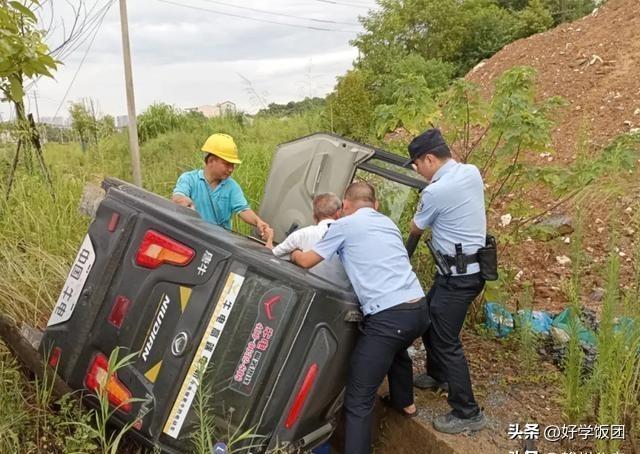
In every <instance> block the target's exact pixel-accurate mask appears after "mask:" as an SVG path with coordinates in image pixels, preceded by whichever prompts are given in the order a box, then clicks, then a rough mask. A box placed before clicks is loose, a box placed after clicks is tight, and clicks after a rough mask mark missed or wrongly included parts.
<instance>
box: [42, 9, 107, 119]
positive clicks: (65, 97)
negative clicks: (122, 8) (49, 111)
mask: <svg viewBox="0 0 640 454" xmlns="http://www.w3.org/2000/svg"><path fill="white" fill-rule="evenodd" d="M114 2H115V0H111V1H110V2H109V4H108V5H106V7H105V8H104V12H103V14H102V17H101V18H100V21H99V22H98V24H97V26H96V27H95V33H94V34H93V37H92V38H91V41H90V42H89V45H88V46H87V49H86V50H85V51H84V55H83V56H82V60H80V64H79V65H78V68H77V69H76V72H75V73H74V75H73V78H72V79H71V82H70V83H69V86H68V87H67V91H65V93H64V96H63V97H62V100H61V101H60V104H59V105H58V108H57V109H56V113H55V114H53V117H54V118H55V117H57V116H58V112H59V111H60V109H61V108H62V105H63V104H64V102H65V101H66V99H67V96H68V95H69V92H70V91H71V87H73V84H74V83H75V81H76V77H78V74H79V73H80V69H82V65H83V64H84V61H85V60H86V58H87V55H89V51H90V50H91V46H92V45H93V42H94V41H95V39H96V36H98V32H99V31H100V27H101V26H102V22H103V21H104V18H105V17H106V15H107V13H108V12H109V8H111V6H112V5H113V3H114Z"/></svg>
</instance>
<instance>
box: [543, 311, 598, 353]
mask: <svg viewBox="0 0 640 454" xmlns="http://www.w3.org/2000/svg"><path fill="white" fill-rule="evenodd" d="M570 319H571V309H570V308H566V309H565V310H563V311H562V312H560V313H559V314H558V315H556V318H554V319H553V322H552V323H551V326H552V327H554V328H556V329H559V330H561V331H564V332H565V333H566V337H567V338H568V337H569V333H570V332H571V330H570V328H569V321H570ZM577 332H578V339H579V340H580V341H581V342H584V343H585V344H588V345H596V335H595V333H594V332H593V331H592V330H590V329H588V328H587V327H586V326H584V324H583V323H582V322H581V321H580V320H579V319H578V320H577Z"/></svg>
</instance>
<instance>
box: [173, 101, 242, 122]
mask: <svg viewBox="0 0 640 454" xmlns="http://www.w3.org/2000/svg"><path fill="white" fill-rule="evenodd" d="M184 110H185V112H200V113H201V114H202V115H204V116H205V117H207V118H212V117H221V116H223V115H232V114H234V113H236V112H237V111H238V109H237V108H236V105H235V103H233V102H231V101H224V102H221V103H218V104H215V105H211V104H206V105H204V106H198V107H187V108H186V109H184Z"/></svg>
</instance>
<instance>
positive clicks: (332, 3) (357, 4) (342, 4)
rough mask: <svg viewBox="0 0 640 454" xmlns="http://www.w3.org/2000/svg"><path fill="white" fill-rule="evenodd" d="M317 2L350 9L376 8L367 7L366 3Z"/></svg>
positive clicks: (331, 0)
mask: <svg viewBox="0 0 640 454" xmlns="http://www.w3.org/2000/svg"><path fill="white" fill-rule="evenodd" d="M316 1H317V2H320V3H329V4H331V5H339V6H348V7H350V8H363V9H373V8H374V7H375V5H367V4H364V3H348V2H337V1H335V0H316Z"/></svg>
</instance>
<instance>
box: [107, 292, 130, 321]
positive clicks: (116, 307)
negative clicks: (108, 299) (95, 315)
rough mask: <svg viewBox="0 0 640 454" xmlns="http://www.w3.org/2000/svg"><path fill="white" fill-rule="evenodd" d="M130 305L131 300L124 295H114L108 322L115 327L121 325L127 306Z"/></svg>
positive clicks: (127, 309)
mask: <svg viewBox="0 0 640 454" xmlns="http://www.w3.org/2000/svg"><path fill="white" fill-rule="evenodd" d="M130 306H131V300H130V299H129V298H126V297H124V296H118V297H116V302H115V303H114V304H113V307H112V308H111V312H110V313H109V318H108V319H107V320H109V323H111V324H112V325H113V326H115V327H116V328H120V327H121V326H122V321H123V320H124V317H125V316H126V315H127V312H128V311H129V307H130Z"/></svg>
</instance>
